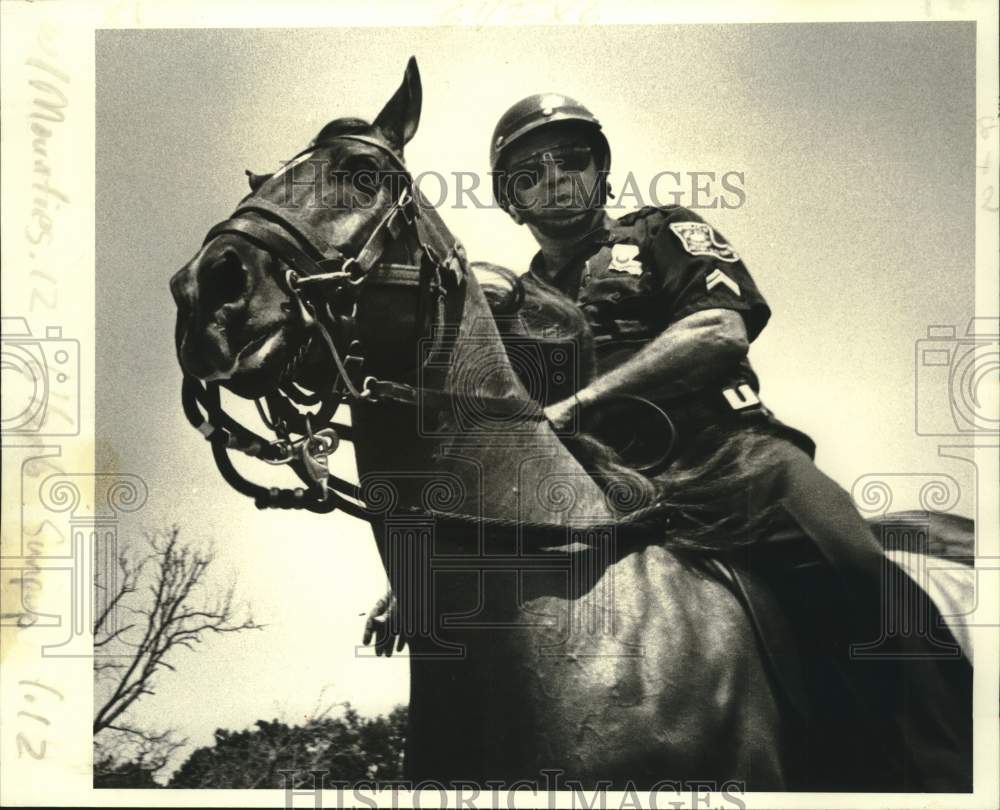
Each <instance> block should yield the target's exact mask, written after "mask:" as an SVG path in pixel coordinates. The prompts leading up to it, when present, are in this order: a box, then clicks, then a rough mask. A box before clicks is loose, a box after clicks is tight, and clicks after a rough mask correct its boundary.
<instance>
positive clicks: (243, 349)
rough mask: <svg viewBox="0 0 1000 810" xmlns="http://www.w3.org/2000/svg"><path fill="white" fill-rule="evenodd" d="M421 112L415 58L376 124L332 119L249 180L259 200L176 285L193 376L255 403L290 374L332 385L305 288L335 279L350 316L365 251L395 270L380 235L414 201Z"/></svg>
mask: <svg viewBox="0 0 1000 810" xmlns="http://www.w3.org/2000/svg"><path fill="white" fill-rule="evenodd" d="M420 107H421V85H420V75H419V73H418V70H417V66H416V62H415V60H413V59H412V58H411V59H410V61H409V63H408V65H407V68H406V73H405V76H404V79H403V82H402V84H401V85H400V87H399V89H398V90H397V91H396V93H395V94H394V95H393V96H392V98H391V99H389V101H388V102H387V103H386V104H385V106H384V107H383V109H382V111H381V112H380V113H379V114H378V116H377V117H376V118H375V121H374V123H371V124H369V123H367V122H366V121H363V120H361V119H357V118H337V119H334V120H332V121H331V122H330V123H328V124H327V125H326V126H325V127H323V129H322V130H321V131H320V132H319V133H318V134H317V136H316V137H315V138H314V139H313V140H312V142H311V143H310V144H309V145H308V146H307V147H306V148H305V149H303V150H302V151H301V152H299V153H298V154H297V155H296V156H295V157H293V158H292V159H291V160H290V161H288V162H287V163H285V164H284V166H283V167H282V168H281V169H280V170H279V171H277V172H275V173H273V174H270V175H258V174H253V173H250V172H248V175H249V180H250V193H249V194H248V195H247V196H246V197H244V198H243V199H242V200H241V201H240V203H239V205H238V207H237V209H236V211H235V212H234V215H233V217H232V218H231V219H229V220H227V221H226V222H224V223H220V225H217V226H216V227H215V228H213V229H212V230H211V231H210V232H209V235H208V237H207V238H206V240H205V242H204V244H203V245H202V247H201V249H200V250H199V251H198V253H197V254H196V255H195V256H194V258H192V259H191V260H190V261H189V262H188V263H187V264H185V265H184V266H183V267H182V268H181V269H180V270H178V271H177V273H176V274H175V275H174V276H173V278H172V279H171V281H170V289H171V292H172V294H173V297H174V300H175V302H176V304H177V327H176V335H175V341H176V348H177V356H178V360H179V361H180V364H181V367H182V368H183V370H184V371H185V373H186V374H187V375H189V376H191V377H195V378H198V379H199V380H202V381H205V382H211V381H215V382H219V383H221V384H222V385H224V386H225V387H227V388H228V389H230V390H232V391H233V392H234V393H236V394H239V395H240V396H243V397H247V398H257V397H259V396H262V395H263V394H265V393H267V392H268V391H270V390H272V389H273V388H274V387H275V385H276V383H277V382H278V381H279V380H280V379H281V378H282V377H283V376H284V377H285V378H286V379H293V380H294V381H295V382H296V383H298V384H301V385H305V386H306V387H307V388H313V389H315V387H316V386H319V385H323V384H324V380H325V381H326V382H328V381H329V356H328V354H326V352H327V348H324V347H323V346H322V345H320V341H309V340H308V338H309V337H310V335H311V333H312V331H313V330H312V329H311V327H312V326H313V325H314V319H315V317H316V312H315V311H310V308H309V306H308V305H306V304H305V303H304V297H303V295H302V291H301V290H300V289H297V283H298V282H299V281H300V280H301V279H303V278H305V277H307V276H317V275H319V276H325V277H329V276H333V277H332V278H328V279H327V280H328V281H329V282H330V285H329V286H328V287H327V290H330V289H332V288H334V287H336V288H337V289H339V290H340V291H341V292H343V293H344V294H343V295H341V296H340V303H339V305H340V306H341V307H342V308H343V309H346V310H350V309H351V308H352V305H353V303H355V302H353V301H347V300H346V299H347V298H350V293H351V290H352V285H353V288H355V290H356V289H357V288H358V287H360V284H359V281H361V280H363V275H364V271H366V270H367V269H369V268H368V267H359V260H361V259H362V257H363V256H368V254H366V253H365V250H366V248H367V249H368V251H369V253H370V254H372V255H371V256H368V258H375V259H379V260H382V261H385V260H390V261H391V259H392V258H393V257H392V255H391V251H393V250H394V249H395V246H394V245H393V244H390V243H389V242H390V241H391V240H388V239H381V238H380V228H384V227H385V226H386V215H387V212H390V211H392V210H393V207H394V206H397V207H398V206H399V202H400V197H401V195H405V194H407V193H408V192H409V189H408V186H409V175H407V174H406V172H405V170H404V169H403V165H402V153H403V148H404V146H405V145H406V143H407V142H408V141H409V140H410V139H411V138H412V137H413V135H414V133H415V132H416V129H417V124H418V122H419V118H420ZM410 199H411V200H412V198H410ZM375 253H378V255H377V256H375V255H374V254H375ZM352 265H353V266H352ZM337 274H340V275H339V276H338V275H337ZM335 297H336V296H335ZM323 305H332V306H333V307H334V308H335V309H336V307H337V306H338V303H337V301H335V300H334V301H326V302H325V304H320V306H323ZM340 348H341V350H346V348H347V347H346V346H341V347H340ZM324 362H325V364H326V365H325V366H324Z"/></svg>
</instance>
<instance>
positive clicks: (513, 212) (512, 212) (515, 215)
mask: <svg viewBox="0 0 1000 810" xmlns="http://www.w3.org/2000/svg"><path fill="white" fill-rule="evenodd" d="M507 215H508V216H509V217H510V218H511V219H512V220H514V224H515V225H523V224H524V220H523V219H521V214H520V212H519V211H518V210H517V209H516V208H515V207H514V206H513V205H508V206H507Z"/></svg>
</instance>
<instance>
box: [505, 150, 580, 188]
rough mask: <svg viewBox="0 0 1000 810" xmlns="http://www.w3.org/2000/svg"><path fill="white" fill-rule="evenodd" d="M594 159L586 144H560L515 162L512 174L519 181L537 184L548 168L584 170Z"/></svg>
mask: <svg viewBox="0 0 1000 810" xmlns="http://www.w3.org/2000/svg"><path fill="white" fill-rule="evenodd" d="M593 160H594V156H593V153H592V152H591V151H590V149H589V148H588V147H586V146H558V147H555V148H553V149H546V150H544V151H542V152H536V153H535V154H533V155H530V156H529V157H527V158H526V159H524V160H522V161H520V162H518V163H515V164H514V165H512V166H511V167H510V175H511V177H512V178H513V179H515V180H516V181H517V182H518V183H521V182H524V183H526V184H528V183H530V184H531V185H536V184H537V183H539V182H541V179H542V177H544V176H545V172H546V170H547V169H549V168H551V167H553V166H558V167H559V168H561V169H562V170H563V171H564V172H582V171H584V170H585V169H587V168H588V167H589V166H590V164H591V163H592V162H593ZM522 178H523V180H522Z"/></svg>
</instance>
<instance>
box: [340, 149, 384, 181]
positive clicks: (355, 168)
mask: <svg viewBox="0 0 1000 810" xmlns="http://www.w3.org/2000/svg"><path fill="white" fill-rule="evenodd" d="M340 171H341V172H343V173H344V174H346V175H347V176H348V177H349V178H350V180H351V182H352V183H354V184H355V185H358V183H359V182H362V183H363V184H365V185H370V184H371V183H373V182H374V183H377V182H378V181H379V165H378V163H377V162H376V161H375V159H374V158H371V157H368V156H367V155H355V156H353V157H350V158H348V159H347V160H346V161H344V163H343V165H342V166H341V167H340Z"/></svg>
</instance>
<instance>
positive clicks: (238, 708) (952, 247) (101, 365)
mask: <svg viewBox="0 0 1000 810" xmlns="http://www.w3.org/2000/svg"><path fill="white" fill-rule="evenodd" d="M974 41H975V40H974V29H973V26H972V24H966V23H898V24H881V23H876V24H785V25H777V24H774V25H760V24H758V25H731V26H702V25H699V26H642V27H624V26H603V27H589V28H580V27H563V28H554V27H545V28H521V29H517V30H516V33H514V31H513V30H512V29H495V28H433V29H432V28H422V29H417V28H412V29H353V30H352V29H340V30H331V29H310V30H279V29H270V30H225V29H217V30H144V31H124V30H122V31H101V32H99V33H98V36H97V98H96V104H97V108H96V109H97V133H96V134H97V196H96V207H97V210H96V216H97V245H96V249H97V341H98V343H97V402H96V409H97V436H98V454H97V464H98V469H99V470H107V469H114V470H118V471H120V472H128V473H133V474H137V475H140V476H142V477H143V478H144V479H145V481H146V482H147V485H148V487H149V500H148V502H147V504H146V506H145V507H144V509H143V510H142V511H141V512H139V513H138V514H136V515H135V516H133V517H131V518H129V519H127V520H126V519H123V520H122V524H121V527H120V530H119V531H120V536H122V537H129V536H131V537H139V536H140V535H141V533H142V532H143V531H145V530H156V529H159V528H162V527H165V526H169V525H177V526H179V527H180V529H181V532H182V535H183V536H184V537H186V538H188V539H190V540H192V541H195V542H201V543H205V542H212V543H214V545H215V547H216V549H217V563H216V565H215V566H214V569H213V580H212V587H213V588H220V587H224V585H225V584H226V583H227V582H229V581H235V582H236V583H237V591H238V593H239V594H240V595H241V597H242V598H243V599H245V600H247V601H249V602H250V603H251V604H252V607H253V614H254V617H255V618H256V619H257V620H258V621H259V622H261V623H263V624H265V625H266V628H265V629H264V630H262V631H259V632H252V633H241V634H238V635H235V636H230V637H225V638H221V639H211V640H210V641H209V642H207V643H206V644H205V645H203V646H202V648H201V649H200V650H199V651H198V652H197V653H196V654H189V655H187V656H186V657H182V658H181V659H179V661H178V672H177V673H176V674H170V673H168V674H166V675H164V676H163V677H161V679H160V682H159V687H158V689H157V694H156V695H155V696H151V697H148V698H145V699H144V700H143V702H142V703H141V704H139V706H138V707H137V710H136V712H135V714H134V719H135V720H136V721H137V722H140V723H141V722H149V723H150V724H162V722H163V719H164V718H170V721H171V722H173V723H174V724H175V725H176V727H177V728H178V730H179V731H180V732H181V734H182V735H183V736H187V737H189V738H190V740H191V745H205V744H208V743H209V742H210V741H211V735H212V732H213V731H214V729H215V728H219V727H221V728H229V729H237V728H245V727H247V726H250V725H252V724H253V722H254V721H255V720H257V719H258V718H273V717H278V718H284V719H285V720H287V721H289V722H297V721H299V720H301V719H303V718H304V717H305V716H306V715H308V714H309V712H311V711H312V710H313V709H314V708H315V707H316V705H317V703H318V702H319V701H320V700H321V694H322V699H323V700H324V701H325V702H335V701H350V702H351V703H352V704H353V705H354V706H356V707H357V708H358V709H359V710H361V711H362V712H363V713H368V714H372V713H377V712H385V711H387V710H388V709H390V708H391V707H392V706H393V705H395V704H397V703H400V702H405V701H406V695H407V688H408V676H407V665H406V661H405V658H398V659H397V658H394V659H392V660H389V661H387V660H385V659H375V658H374V657H371V656H362V655H359V654H358V653H357V650H356V645H357V643H358V641H359V639H360V635H361V630H362V621H363V619H362V618H361V614H363V613H365V612H367V610H368V608H369V607H370V605H371V604H372V603H373V602H374V600H375V599H376V598H377V597H378V596H379V595H381V593H382V592H383V590H384V586H385V577H384V574H383V572H382V570H381V567H380V563H379V560H378V557H377V554H376V552H375V547H374V543H373V541H372V539H371V533H370V531H369V529H368V528H367V526H366V525H365V524H361V523H357V522H354V521H352V520H351V519H349V518H345V517H343V516H339V515H332V516H314V515H308V514H298V513H290V512H285V511H275V512H258V511H257V510H256V509H255V508H254V507H253V504H252V503H250V502H249V501H247V500H245V499H243V498H242V496H239V495H237V494H236V493H235V492H233V491H231V490H229V488H228V487H227V486H226V485H225V483H224V482H223V481H222V480H221V478H220V477H219V475H218V473H217V471H216V469H215V467H214V464H213V462H212V459H211V455H210V452H209V449H208V446H207V445H206V444H205V442H204V441H203V440H202V438H201V436H200V434H198V433H197V432H196V431H194V430H193V429H191V428H190V427H189V426H188V424H187V423H186V421H185V420H184V417H183V414H182V412H181V408H180V399H179V391H180V381H181V375H180V371H179V368H178V366H177V363H176V359H175V355H174V347H173V328H174V306H173V302H172V300H171V298H170V295H169V291H168V287H167V283H168V281H169V278H170V276H171V275H172V274H173V273H174V272H175V270H176V269H177V268H179V267H180V266H181V265H182V264H183V263H185V262H186V261H187V260H188V259H189V258H191V256H193V255H194V253H195V251H196V250H197V248H198V247H199V245H200V244H201V240H202V238H203V237H204V234H205V233H206V231H207V230H208V229H209V227H210V226H211V225H212V224H214V223H215V222H217V221H219V220H220V219H223V218H225V216H226V215H228V213H229V212H230V211H231V210H232V208H233V206H234V205H235V203H236V202H237V200H238V199H239V198H240V197H242V196H243V194H244V193H245V191H246V180H245V177H244V174H243V171H244V169H248V168H249V169H252V170H253V171H256V172H265V171H272V170H274V169H275V168H277V167H278V165H279V162H280V161H281V160H282V159H284V158H287V157H290V156H291V155H293V154H294V153H295V152H297V151H298V150H299V149H300V148H302V147H303V146H304V145H305V144H306V143H307V142H308V140H309V139H311V138H312V137H313V136H314V135H315V134H316V133H317V132H318V131H319V129H320V128H321V127H322V125H323V124H325V123H326V122H327V121H328V120H330V119H331V118H334V117H339V116H343V115H359V116H361V117H365V118H368V119H371V118H373V117H374V116H375V115H376V114H377V112H378V111H379V109H380V108H381V106H382V104H383V103H384V102H385V101H386V100H387V99H388V97H389V96H390V95H391V93H392V92H393V91H394V90H395V89H396V87H397V86H398V84H399V82H400V80H401V79H402V74H403V69H404V66H405V64H406V60H407V58H408V57H409V56H410V55H415V56H416V57H417V60H418V63H419V66H420V72H421V76H422V79H423V113H422V117H421V123H420V128H419V130H418V132H417V134H416V136H415V138H414V139H413V141H412V142H411V144H410V145H409V146H408V147H407V150H406V159H407V164H408V166H409V167H410V169H411V171H412V172H413V173H414V174H419V173H421V172H427V171H430V170H433V171H434V172H437V173H439V174H440V175H441V176H443V177H445V178H451V177H453V175H454V173H455V172H475V173H477V174H479V175H482V176H483V182H484V185H485V172H486V171H487V170H488V165H487V154H488V145H489V140H490V135H491V133H492V130H493V126H494V124H495V122H496V120H497V119H498V118H499V116H500V115H501V114H502V113H503V112H504V110H506V108H507V107H508V106H510V105H511V104H512V103H514V102H515V101H517V100H518V99H519V98H521V97H523V96H526V95H529V94H531V93H536V92H544V91H553V92H560V93H565V94H568V95H571V96H575V97H577V98H579V99H581V100H583V101H584V102H585V103H586V104H587V105H588V106H589V107H590V109H591V110H593V112H594V113H595V114H596V115H597V116H598V118H599V119H600V120H601V122H602V124H603V126H604V129H605V132H606V134H607V136H608V139H609V141H610V143H611V146H612V152H613V160H612V173H611V181H612V184H613V186H614V187H616V188H618V189H619V190H621V189H622V184H623V183H624V182H625V178H626V176H627V175H628V173H629V172H631V174H632V175H633V176H634V177H635V178H636V180H637V186H638V188H640V189H642V188H648V185H649V179H650V178H652V177H653V176H654V175H656V174H657V173H658V172H662V171H677V172H682V173H690V172H694V171H704V172H715V173H716V175H717V177H721V175H722V174H724V173H726V172H741V173H742V175H743V180H742V183H741V185H742V188H743V189H744V192H745V202H744V204H743V205H741V206H739V207H737V208H732V209H724V208H717V209H713V210H700V209H699V211H698V213H699V214H701V215H702V216H703V217H705V218H706V219H707V220H708V221H709V222H710V223H711V224H713V225H714V226H715V227H716V228H717V229H718V230H719V231H721V232H722V233H723V234H725V236H726V237H727V239H728V240H729V241H730V243H731V244H732V245H733V246H734V247H735V248H736V250H737V251H738V252H739V253H740V254H741V255H742V257H743V258H744V260H745V262H746V265H747V267H748V268H749V270H750V272H751V274H752V275H753V276H754V278H755V280H756V282H757V284H758V286H759V287H760V289H761V290H762V292H763V294H764V295H765V297H766V298H767V299H768V301H769V303H770V305H771V309H772V310H773V312H774V315H773V316H772V319H771V322H770V324H769V326H768V327H767V328H766V329H765V331H764V333H763V334H762V336H761V337H760V338H759V339H758V340H757V341H756V342H755V343H754V345H753V347H752V348H751V355H750V357H751V361H752V362H753V364H754V367H755V368H756V370H757V372H758V374H759V376H760V378H761V381H762V388H761V395H762V398H763V399H764V401H765V402H766V403H767V404H768V405H769V406H770V407H771V409H772V410H774V411H775V412H776V413H777V415H778V416H779V417H780V418H781V419H783V420H784V421H786V422H788V423H790V424H792V425H795V426H797V427H799V428H801V429H803V430H805V431H807V432H808V433H810V434H811V435H812V436H813V437H814V438H815V440H816V442H817V444H818V447H819V449H818V453H817V463H818V464H819V466H820V467H821V468H822V469H824V470H825V471H826V472H827V473H829V474H830V475H831V476H832V477H834V478H835V479H836V480H837V481H838V482H839V483H840V484H841V485H843V486H844V487H846V488H847V489H849V490H851V489H852V487H854V485H855V482H857V481H859V479H862V477H863V476H873V475H890V476H897V477H898V480H899V481H902V480H904V478H903V477H904V476H910V477H915V480H916V479H919V477H920V476H927V475H937V474H940V475H946V476H951V478H953V479H954V481H955V482H956V484H957V485H958V488H959V491H958V492H957V494H956V497H955V498H954V499H949V506H952V507H953V511H956V512H958V513H961V514H965V515H970V516H971V515H972V514H973V513H974V508H975V505H974V502H973V498H972V494H971V492H972V487H973V478H972V476H971V470H972V468H971V467H969V466H968V465H964V464H962V463H960V462H957V461H954V460H950V459H947V458H942V457H940V456H939V455H938V445H939V444H940V441H939V439H937V438H934V437H929V436H925V435H918V434H917V432H916V431H915V427H914V425H915V401H916V398H917V394H918V393H921V392H924V393H926V392H927V391H930V395H929V397H927V396H923V394H921V396H922V398H921V400H920V407H921V408H922V409H923V410H922V411H921V419H925V420H929V421H930V423H935V424H940V423H942V422H947V420H948V418H949V416H948V409H947V404H946V402H945V401H944V399H943V398H942V397H940V396H937V395H935V393H934V392H935V391H936V390H937V389H934V390H931V389H930V388H928V387H927V386H929V385H931V384H932V383H933V379H931V381H930V382H927V381H926V380H928V379H930V378H928V376H927V375H928V374H933V373H935V372H937V371H938V369H928V368H924V367H922V366H920V364H919V363H918V362H917V360H918V358H919V355H918V354H917V352H918V349H919V348H920V347H921V346H922V345H924V344H919V345H918V342H919V341H921V339H922V338H925V337H926V335H927V330H928V327H930V326H949V325H950V326H956V327H957V329H958V333H959V334H962V333H963V332H964V329H965V326H966V324H967V322H968V320H969V318H970V316H971V315H972V312H973V293H974V289H973V267H974V204H975V199H974V179H975V176H974V171H975V165H974V164H975V154H974V141H973V137H974V126H973V124H974V116H975V107H974ZM429 182H430V183H431V185H429V186H422V187H423V188H424V190H425V192H427V193H428V195H429V196H431V197H432V198H434V196H435V192H436V189H435V186H434V181H433V178H432V177H430V176H429ZM477 193H478V198H479V199H480V200H482V201H483V202H486V201H487V199H488V196H487V194H485V193H483V190H482V189H480V191H479V192H477ZM454 196H455V195H454V193H452V194H451V195H449V197H448V199H447V200H446V201H445V202H444V204H443V205H442V207H441V208H440V211H441V213H442V216H443V218H444V220H445V222H446V223H447V224H448V225H449V227H450V229H451V231H452V232H453V233H454V234H455V235H456V236H458V237H459V238H460V239H461V240H462V241H463V243H464V244H465V246H466V248H467V250H468V253H469V256H470V257H471V258H473V259H482V260H487V261H492V262H496V263H498V264H502V265H506V266H508V267H511V268H513V269H515V270H517V271H518V272H521V271H523V270H524V269H526V267H527V263H528V261H529V260H530V258H531V255H532V253H533V252H534V246H533V243H532V240H531V237H530V234H529V233H528V232H527V231H526V229H524V228H518V227H517V226H515V225H514V224H513V223H512V222H511V221H510V220H509V219H508V218H507V216H506V215H505V214H504V213H503V212H501V211H499V210H498V209H496V208H480V207H476V206H474V205H472V204H470V203H469V201H468V200H467V201H466V203H467V204H466V206H465V207H463V208H456V206H455V199H454ZM730 198H731V196H730ZM623 202H624V203H625V207H624V208H622V209H621V210H619V211H613V212H612V213H614V214H616V215H617V214H620V213H622V212H624V210H627V209H628V208H629V207H632V205H634V204H635V200H634V198H629V197H626V198H624V199H623ZM663 202H669V200H663ZM681 202H683V203H687V204H690V203H691V202H692V200H691V195H690V193H687V194H686V195H685V198H684V199H682V200H681ZM920 386H923V388H921V387H920ZM335 464H336V469H335V471H336V472H339V473H341V474H351V473H352V472H353V466H352V462H351V459H350V457H349V455H348V454H347V453H346V451H345V453H344V454H343V455H340V456H339V457H338V458H337V459H336V461H335ZM245 469H247V470H248V471H253V468H252V467H247V468H245ZM253 472H254V474H256V471H253ZM898 489H899V495H898V497H897V500H896V501H895V502H894V503H893V505H892V508H893V509H906V508H915V507H917V505H918V502H917V494H916V491H915V490H912V488H911V489H908V488H907V487H905V486H900V487H899V488H898ZM951 501H957V502H956V503H953V504H952V503H951ZM324 690H325V691H324ZM187 750H190V749H187Z"/></svg>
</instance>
